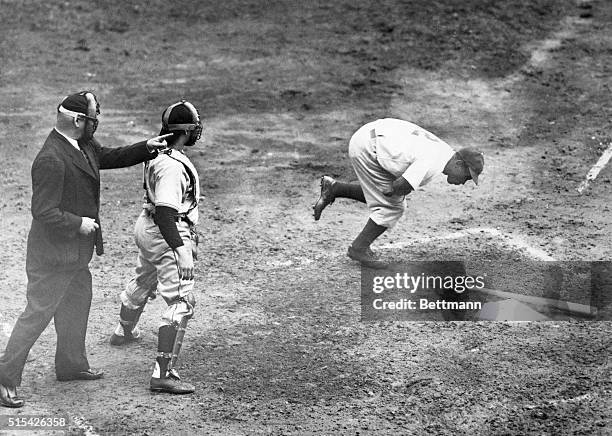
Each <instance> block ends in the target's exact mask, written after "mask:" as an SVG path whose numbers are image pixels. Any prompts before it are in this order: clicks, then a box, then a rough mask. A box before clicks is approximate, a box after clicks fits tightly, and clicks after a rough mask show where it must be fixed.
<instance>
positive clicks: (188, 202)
mask: <svg viewBox="0 0 612 436" xmlns="http://www.w3.org/2000/svg"><path fill="white" fill-rule="evenodd" d="M144 183H145V188H146V191H147V192H146V194H145V204H144V206H143V207H144V208H145V209H148V210H149V211H151V212H154V210H155V206H166V207H170V208H172V209H174V210H176V211H177V212H178V213H179V215H183V216H185V217H187V219H188V220H189V221H190V222H191V224H193V225H196V224H197V223H198V201H199V198H200V183H199V179H198V172H197V170H196V169H195V167H194V166H193V164H192V163H191V161H190V160H189V158H187V156H185V155H184V154H183V153H181V152H180V151H177V150H170V151H168V152H164V153H160V154H159V155H158V156H157V157H156V158H155V159H153V160H151V161H149V162H147V163H146V164H145V167H144Z"/></svg>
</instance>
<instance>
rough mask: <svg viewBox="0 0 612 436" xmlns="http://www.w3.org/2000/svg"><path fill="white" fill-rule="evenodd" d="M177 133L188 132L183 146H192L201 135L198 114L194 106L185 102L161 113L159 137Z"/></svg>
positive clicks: (178, 103) (200, 123) (171, 106)
mask: <svg viewBox="0 0 612 436" xmlns="http://www.w3.org/2000/svg"><path fill="white" fill-rule="evenodd" d="M178 131H188V132H189V139H188V140H187V142H186V143H185V145H194V144H195V143H196V141H197V140H198V139H200V136H201V135H202V122H201V121H200V114H199V113H198V110H197V109H196V108H195V106H194V105H192V104H191V103H189V102H188V101H185V100H181V101H179V102H177V103H174V104H172V105H170V106H168V107H167V108H166V110H164V112H163V113H162V129H161V132H160V135H165V134H166V133H171V132H178Z"/></svg>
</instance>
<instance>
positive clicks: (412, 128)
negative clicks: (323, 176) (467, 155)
mask: <svg viewBox="0 0 612 436" xmlns="http://www.w3.org/2000/svg"><path fill="white" fill-rule="evenodd" d="M454 154H455V151H454V150H453V149H452V148H451V147H450V146H449V145H448V144H447V143H446V142H444V141H442V140H441V139H440V138H438V137H437V136H436V135H434V134H433V133H431V132H428V131H427V130H425V129H423V128H422V127H419V126H417V125H416V124H413V123H410V122H408V121H404V120H399V119H395V118H383V119H379V120H376V121H373V122H371V123H368V124H365V125H364V126H362V127H361V128H359V130H357V131H356V132H355V133H354V134H353V136H352V137H351V140H350V141H349V158H350V160H351V163H352V165H353V168H354V169H355V173H356V174H357V177H358V178H359V183H360V184H361V188H362V189H363V194H364V196H365V199H366V203H367V205H368V208H369V209H370V218H371V219H372V221H374V222H375V223H376V224H378V225H380V226H384V227H388V228H391V227H393V226H394V225H395V224H396V223H397V221H398V220H399V219H400V218H401V216H402V214H403V213H404V209H405V207H406V205H405V196H403V195H397V196H392V197H386V196H384V195H383V191H384V190H386V189H388V188H389V187H390V185H391V184H392V183H393V181H394V180H395V179H397V178H398V177H400V176H402V177H404V178H405V179H406V180H407V181H408V183H410V185H411V186H412V187H413V189H415V190H416V189H418V188H419V187H420V186H423V185H425V184H427V183H429V182H430V181H431V180H432V179H433V178H434V177H435V176H436V175H438V174H441V173H442V171H443V170H444V167H445V166H446V164H447V163H448V161H449V160H450V159H451V158H452V156H453V155H454Z"/></svg>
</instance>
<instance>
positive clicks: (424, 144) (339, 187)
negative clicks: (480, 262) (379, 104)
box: [313, 118, 484, 268]
mask: <svg viewBox="0 0 612 436" xmlns="http://www.w3.org/2000/svg"><path fill="white" fill-rule="evenodd" d="M349 158H350V160H351V163H352V165H353V168H354V170H355V173H356V174H357V178H358V179H359V183H358V184H356V183H353V184H351V183H342V182H339V181H337V180H334V179H333V178H332V177H329V176H323V177H322V178H321V195H320V197H319V199H318V200H317V202H316V203H315V205H314V206H313V209H314V219H315V221H318V220H319V218H320V217H321V212H322V211H323V209H325V208H326V207H327V206H328V205H330V204H332V203H333V202H334V200H335V199H336V198H350V199H353V200H357V201H359V202H362V203H366V204H367V205H368V208H369V209H370V218H369V219H368V222H367V223H366V225H365V227H364V228H363V230H362V231H361V233H360V234H359V235H358V236H357V238H355V240H354V241H353V243H352V244H351V246H349V248H348V253H347V254H348V256H349V257H350V258H351V259H353V260H357V261H359V262H360V263H361V264H362V265H365V266H369V267H371V268H384V267H386V264H385V263H384V262H381V261H380V260H377V259H376V257H375V255H374V253H373V252H372V250H371V249H370V244H372V242H374V241H375V240H376V238H378V237H379V236H380V235H382V234H383V233H384V232H385V231H386V230H387V229H390V228H392V227H393V226H394V225H395V224H396V223H397V221H398V220H399V219H400V218H401V216H402V214H403V213H404V210H405V208H406V204H405V196H406V195H408V194H409V193H410V192H412V191H413V190H415V189H417V188H419V187H420V186H423V185H425V184H427V183H429V181H431V180H432V179H433V177H434V176H436V175H438V174H440V173H442V174H445V175H446V176H447V181H448V183H450V184H452V185H463V184H464V183H465V182H467V181H468V180H470V179H471V180H473V181H474V183H476V184H478V176H479V174H480V173H481V172H482V169H483V167H484V157H483V155H482V153H481V152H479V151H477V150H474V149H472V148H462V149H461V150H459V151H457V152H455V151H454V150H453V149H452V148H451V147H450V146H449V145H448V144H447V143H445V142H444V141H442V140H441V139H440V138H438V137H437V136H435V135H434V134H433V133H431V132H428V131H427V130H425V129H423V128H421V127H419V126H417V125H416V124H413V123H410V122H408V121H403V120H398V119H395V118H384V119H379V120H376V121H373V122H371V123H368V124H366V125H364V126H362V127H361V128H360V129H359V130H357V132H355V133H354V134H353V136H352V137H351V139H350V141H349Z"/></svg>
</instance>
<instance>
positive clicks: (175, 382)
mask: <svg viewBox="0 0 612 436" xmlns="http://www.w3.org/2000/svg"><path fill="white" fill-rule="evenodd" d="M150 389H151V390H152V391H153V392H166V393H168V394H177V395H184V394H191V393H193V392H194V391H195V387H194V386H193V385H192V384H190V383H186V382H184V381H182V380H181V378H180V377H179V375H178V373H177V372H176V370H174V369H173V370H171V371H168V376H167V377H165V378H157V377H151V388H150Z"/></svg>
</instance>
